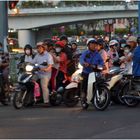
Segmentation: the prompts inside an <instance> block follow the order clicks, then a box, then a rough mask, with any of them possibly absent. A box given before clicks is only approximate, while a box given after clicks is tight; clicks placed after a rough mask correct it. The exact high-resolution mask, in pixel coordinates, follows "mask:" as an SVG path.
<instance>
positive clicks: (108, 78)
mask: <svg viewBox="0 0 140 140" xmlns="http://www.w3.org/2000/svg"><path fill="white" fill-rule="evenodd" d="M112 76H113V74H106V75H105V77H104V78H105V79H106V81H110V80H111V78H112Z"/></svg>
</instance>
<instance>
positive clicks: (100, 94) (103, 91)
mask: <svg viewBox="0 0 140 140" xmlns="http://www.w3.org/2000/svg"><path fill="white" fill-rule="evenodd" d="M93 95H94V96H93V101H92V102H93V105H94V107H95V108H96V109H97V110H101V111H103V110H105V109H106V108H107V107H108V105H109V104H110V91H109V90H108V88H107V87H106V86H102V87H99V88H97V89H95V90H94V93H93Z"/></svg>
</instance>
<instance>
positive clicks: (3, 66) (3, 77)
mask: <svg viewBox="0 0 140 140" xmlns="http://www.w3.org/2000/svg"><path fill="white" fill-rule="evenodd" d="M8 66H9V56H8V54H6V53H4V49H3V45H2V43H1V42H0V102H2V103H3V104H4V105H7V102H6V97H5V88H6V84H7V82H8V71H9V70H8Z"/></svg>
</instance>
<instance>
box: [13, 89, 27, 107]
mask: <svg viewBox="0 0 140 140" xmlns="http://www.w3.org/2000/svg"><path fill="white" fill-rule="evenodd" d="M26 94H27V90H23V91H21V90H20V91H17V92H15V94H14V96H13V106H14V107H15V108H16V109H20V108H22V107H23V106H24V99H25V96H26Z"/></svg>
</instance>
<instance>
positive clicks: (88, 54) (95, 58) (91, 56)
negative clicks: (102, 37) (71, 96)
mask: <svg viewBox="0 0 140 140" xmlns="http://www.w3.org/2000/svg"><path fill="white" fill-rule="evenodd" d="M96 45H97V41H96V40H95V39H94V38H90V39H88V40H87V46H88V50H86V51H85V52H83V53H82V55H81V57H80V64H81V65H82V66H83V71H82V77H83V84H82V93H81V94H82V95H81V98H82V104H86V100H87V99H86V97H87V83H88V76H89V74H90V73H91V72H92V71H93V69H92V68H91V67H90V65H99V66H103V65H104V62H103V59H102V57H101V56H100V54H99V53H98V52H97V51H96V49H95V48H96Z"/></svg>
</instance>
